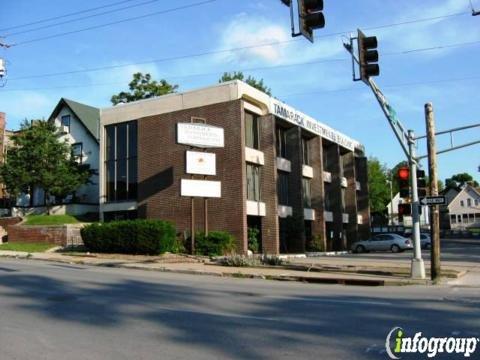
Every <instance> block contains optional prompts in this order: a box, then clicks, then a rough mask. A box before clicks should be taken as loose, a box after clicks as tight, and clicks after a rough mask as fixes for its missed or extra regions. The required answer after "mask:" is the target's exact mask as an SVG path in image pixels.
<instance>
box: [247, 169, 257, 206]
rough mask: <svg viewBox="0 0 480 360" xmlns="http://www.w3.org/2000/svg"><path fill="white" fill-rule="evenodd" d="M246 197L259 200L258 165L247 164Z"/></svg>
mask: <svg viewBox="0 0 480 360" xmlns="http://www.w3.org/2000/svg"><path fill="white" fill-rule="evenodd" d="M247 199H248V200H251V201H260V166H256V165H252V164H247Z"/></svg>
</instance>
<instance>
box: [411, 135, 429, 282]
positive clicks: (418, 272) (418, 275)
mask: <svg viewBox="0 0 480 360" xmlns="http://www.w3.org/2000/svg"><path fill="white" fill-rule="evenodd" d="M415 145H416V142H415V133H414V132H413V130H408V148H409V152H410V157H409V159H408V162H409V165H410V179H411V181H412V182H411V184H412V185H411V186H412V222H413V224H412V225H413V229H412V233H413V255H414V257H413V259H412V265H411V276H412V278H413V279H425V264H424V262H423V259H422V249H421V246H420V216H419V208H420V201H419V199H418V186H417V161H416V159H415V158H416V153H415Z"/></svg>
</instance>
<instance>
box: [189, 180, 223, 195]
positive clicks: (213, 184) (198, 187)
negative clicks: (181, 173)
mask: <svg viewBox="0 0 480 360" xmlns="http://www.w3.org/2000/svg"><path fill="white" fill-rule="evenodd" d="M180 195H181V196H189V197H204V198H219V197H222V183H221V182H220V181H210V180H191V179H182V181H181V183H180Z"/></svg>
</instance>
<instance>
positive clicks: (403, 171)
mask: <svg viewBox="0 0 480 360" xmlns="http://www.w3.org/2000/svg"><path fill="white" fill-rule="evenodd" d="M397 175H398V178H399V179H400V180H407V181H408V179H409V178H410V169H409V168H408V167H401V168H399V169H398V172H397Z"/></svg>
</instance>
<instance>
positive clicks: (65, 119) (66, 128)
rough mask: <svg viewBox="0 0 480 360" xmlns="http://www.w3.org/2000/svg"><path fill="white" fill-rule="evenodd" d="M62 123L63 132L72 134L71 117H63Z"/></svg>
mask: <svg viewBox="0 0 480 360" xmlns="http://www.w3.org/2000/svg"><path fill="white" fill-rule="evenodd" d="M60 123H61V125H62V131H64V132H66V133H70V115H63V116H62V118H61V120H60Z"/></svg>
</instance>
